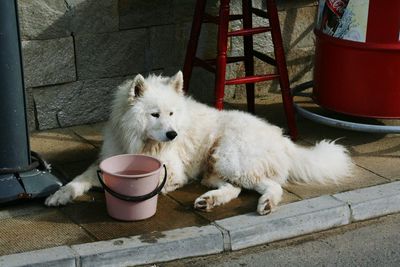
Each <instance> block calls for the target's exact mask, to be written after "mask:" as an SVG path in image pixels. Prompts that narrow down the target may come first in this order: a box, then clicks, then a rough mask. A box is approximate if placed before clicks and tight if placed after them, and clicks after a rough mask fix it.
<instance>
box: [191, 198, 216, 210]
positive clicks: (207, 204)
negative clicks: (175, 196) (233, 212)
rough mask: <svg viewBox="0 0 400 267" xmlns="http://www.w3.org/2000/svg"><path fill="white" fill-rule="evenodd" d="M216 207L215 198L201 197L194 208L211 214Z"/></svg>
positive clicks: (195, 202)
mask: <svg viewBox="0 0 400 267" xmlns="http://www.w3.org/2000/svg"><path fill="white" fill-rule="evenodd" d="M214 206H215V205H214V198H213V197H212V196H200V197H198V198H197V199H196V200H195V201H194V208H195V209H198V210H201V211H207V212H209V211H211V210H212V208H214Z"/></svg>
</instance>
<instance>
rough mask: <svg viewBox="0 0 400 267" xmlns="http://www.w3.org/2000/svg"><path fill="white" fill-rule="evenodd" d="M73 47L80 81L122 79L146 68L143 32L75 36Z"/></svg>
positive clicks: (144, 30)
mask: <svg viewBox="0 0 400 267" xmlns="http://www.w3.org/2000/svg"><path fill="white" fill-rule="evenodd" d="M75 47H76V65H77V73H78V78H79V79H80V80H82V79H95V78H105V77H115V76H124V75H128V74H133V73H136V72H141V71H143V70H144V69H145V68H146V53H147V52H146V48H147V31H146V29H136V30H129V31H120V32H115V33H101V34H85V35H78V36H76V38H75Z"/></svg>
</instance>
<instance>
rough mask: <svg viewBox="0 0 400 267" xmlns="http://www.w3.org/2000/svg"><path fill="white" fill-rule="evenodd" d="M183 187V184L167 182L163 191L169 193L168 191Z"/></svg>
mask: <svg viewBox="0 0 400 267" xmlns="http://www.w3.org/2000/svg"><path fill="white" fill-rule="evenodd" d="M180 187H182V184H178V183H177V184H165V185H164V187H163V189H162V190H161V193H163V194H167V193H168V192H172V191H175V190H176V189H178V188H180Z"/></svg>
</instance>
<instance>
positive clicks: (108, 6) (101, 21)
mask: <svg viewBox="0 0 400 267" xmlns="http://www.w3.org/2000/svg"><path fill="white" fill-rule="evenodd" d="M65 3H66V4H67V5H68V7H69V8H70V9H71V10H72V13H73V15H72V17H71V25H70V27H71V31H72V32H73V33H74V34H84V33H101V32H116V31H118V28H119V27H118V26H119V16H118V0H66V1H65Z"/></svg>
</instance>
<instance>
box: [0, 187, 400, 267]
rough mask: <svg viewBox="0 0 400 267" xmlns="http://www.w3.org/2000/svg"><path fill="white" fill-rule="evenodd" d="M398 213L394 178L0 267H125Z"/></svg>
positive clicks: (37, 254) (399, 194)
mask: <svg viewBox="0 0 400 267" xmlns="http://www.w3.org/2000/svg"><path fill="white" fill-rule="evenodd" d="M396 212H400V181H397V182H391V183H388V184H382V185H377V186H373V187H368V188H363V189H356V190H352V191H348V192H344V193H338V194H334V195H332V196H330V195H325V196H320V197H316V198H312V199H307V200H302V201H298V202H294V203H290V204H287V205H283V206H280V207H279V209H278V210H277V211H275V212H274V213H272V214H269V215H267V216H259V215H257V214H256V213H248V214H244V215H239V216H235V217H231V218H227V219H223V220H218V221H215V222H214V223H212V224H210V225H208V226H203V227H187V228H182V229H175V230H170V231H165V232H161V233H154V234H148V235H142V236H133V237H128V238H118V239H114V240H108V241H98V242H93V243H86V244H80V245H73V246H70V247H69V246H61V247H55V248H49V249H43V250H36V251H31V252H25V253H19V254H12V255H6V256H1V257H0V267H3V266H4V267H21V266H74V267H80V266H126V265H139V264H150V263H156V262H164V261H171V260H176V259H182V258H186V257H194V256H204V255H209V254H215V253H220V252H223V251H230V250H238V249H243V248H247V247H251V246H255V245H260V244H265V243H269V242H273V241H277V240H282V239H287V238H292V237H296V236H300V235H304V234H309V233H313V232H317V231H322V230H327V229H330V228H333V227H337V226H341V225H346V224H350V223H352V222H357V221H360V220H365V219H371V218H376V217H380V216H383V215H387V214H391V213H396Z"/></svg>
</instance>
